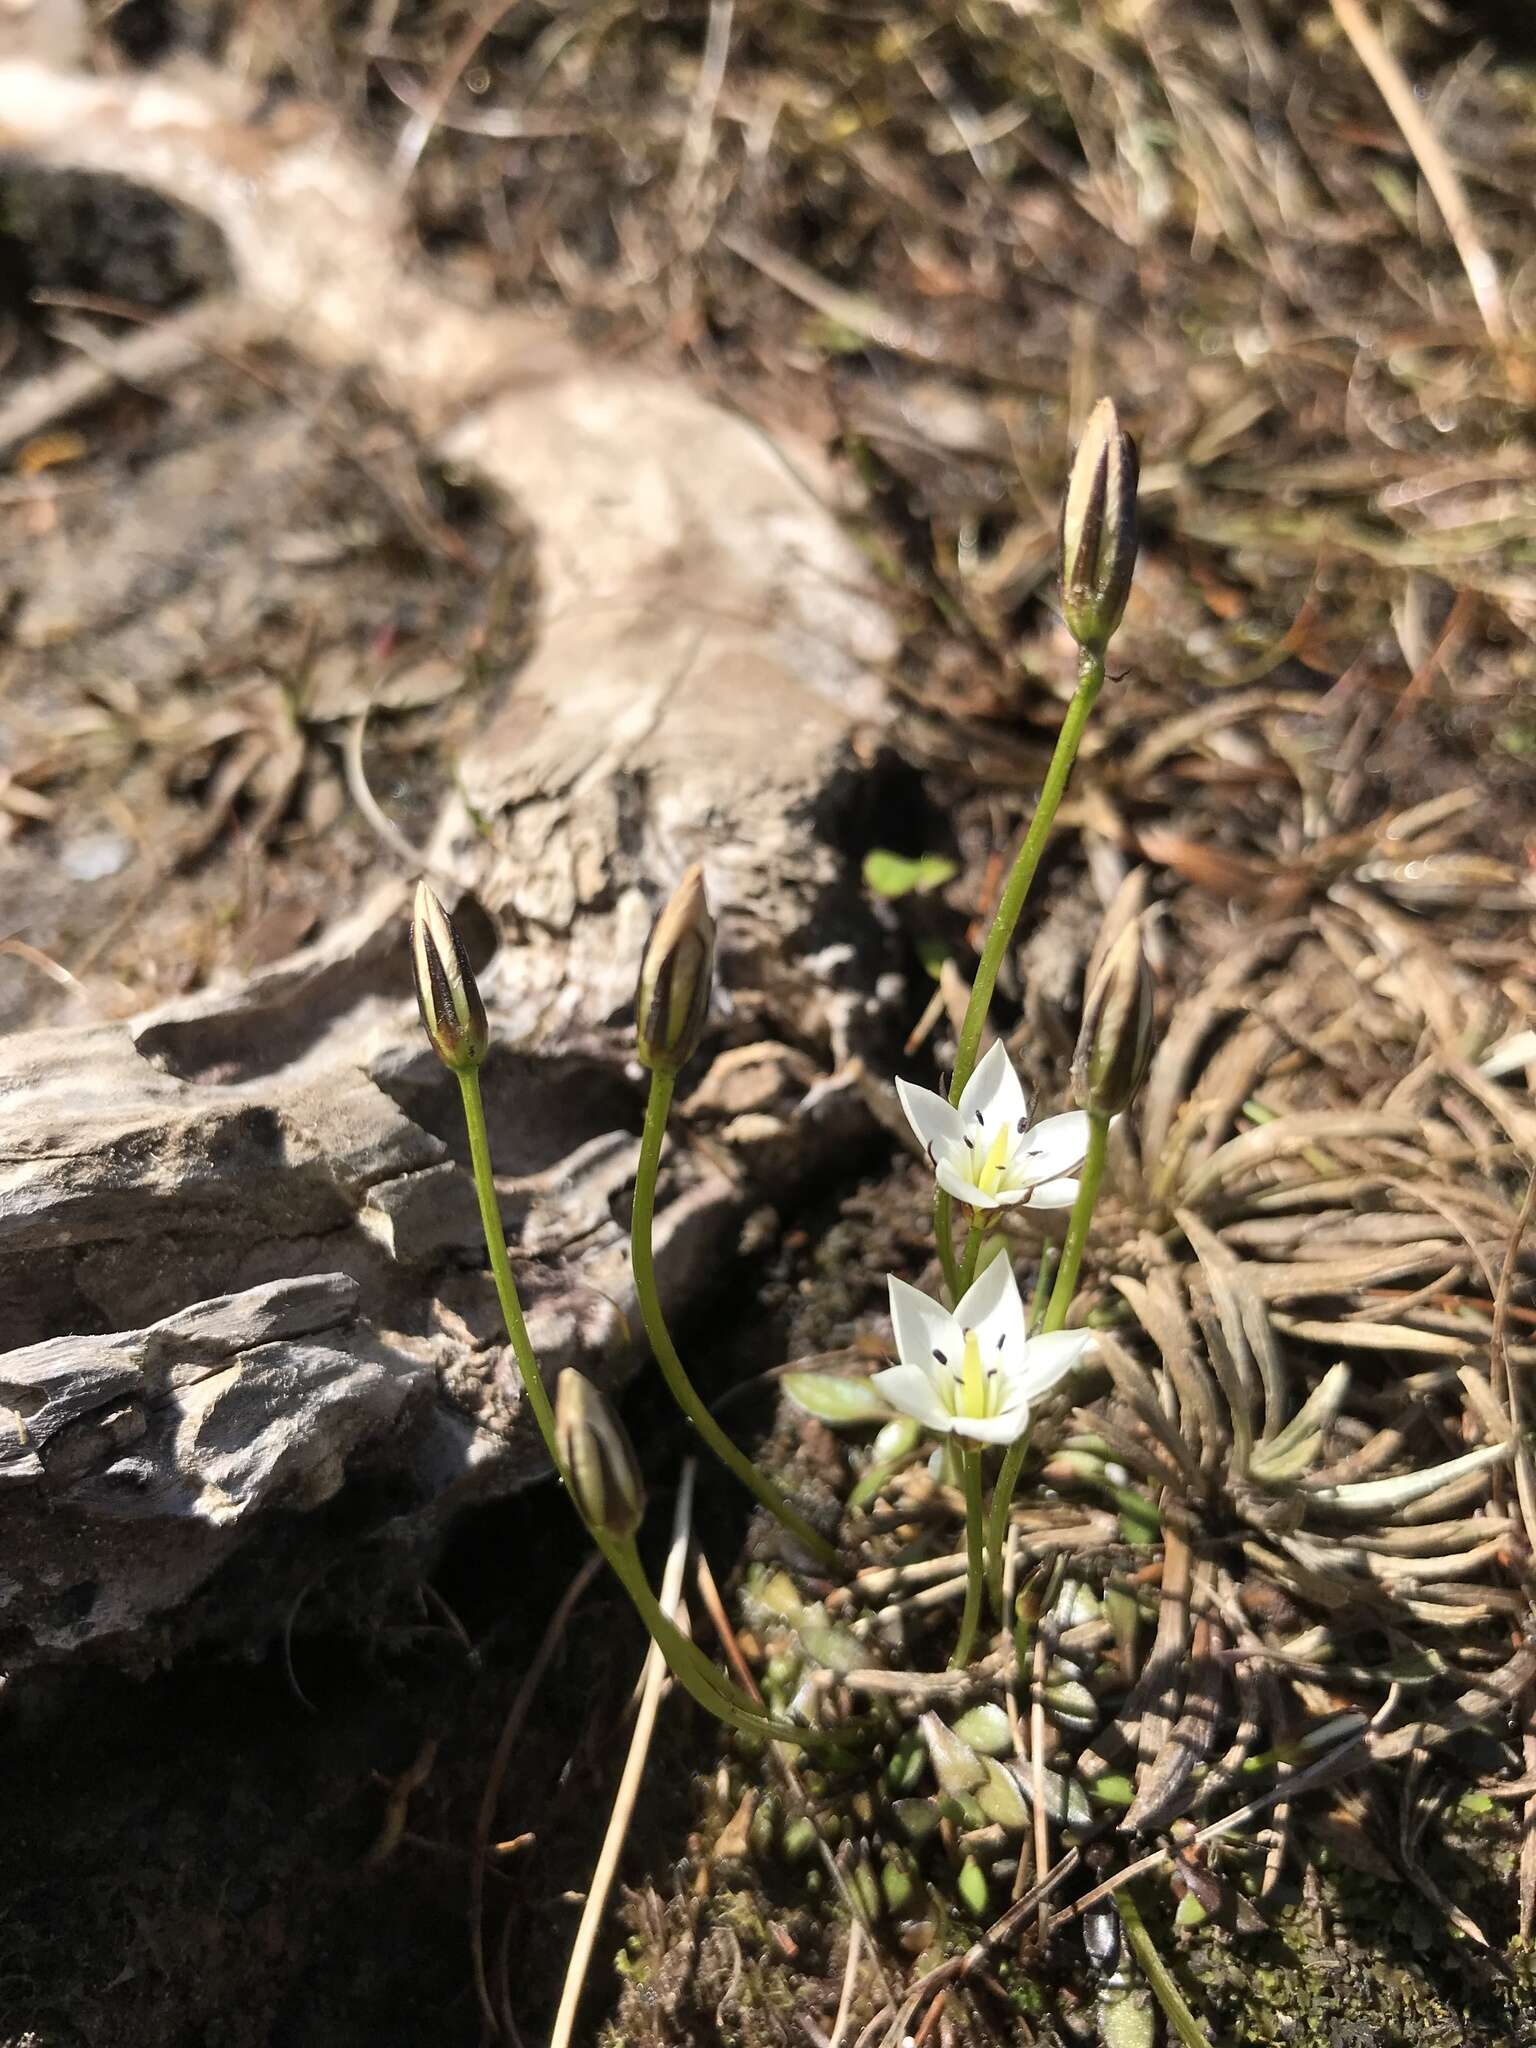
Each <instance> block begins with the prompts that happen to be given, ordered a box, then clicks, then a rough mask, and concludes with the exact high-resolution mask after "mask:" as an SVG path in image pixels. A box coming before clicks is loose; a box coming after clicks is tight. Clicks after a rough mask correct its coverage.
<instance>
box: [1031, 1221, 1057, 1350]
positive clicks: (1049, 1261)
mask: <svg viewBox="0 0 1536 2048" xmlns="http://www.w3.org/2000/svg"><path fill="white" fill-rule="evenodd" d="M1055 1271H1056V1247H1055V1245H1053V1244H1048V1245H1047V1246H1046V1247H1045V1249H1044V1250H1043V1251H1042V1252H1041V1254H1040V1270H1039V1272H1038V1273H1036V1275H1035V1291H1034V1293H1033V1294H1032V1295H1031V1296H1030V1301H1029V1334H1030V1336H1031V1337H1038V1336H1039V1334H1040V1332H1041V1331H1042V1330H1043V1329H1044V1328H1045V1311H1046V1309H1047V1307H1048V1306H1049V1305H1050V1299H1051V1279H1052V1276H1053V1275H1054V1274H1055Z"/></svg>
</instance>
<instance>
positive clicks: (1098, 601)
mask: <svg viewBox="0 0 1536 2048" xmlns="http://www.w3.org/2000/svg"><path fill="white" fill-rule="evenodd" d="M1139 467H1140V465H1139V463H1138V460H1137V456H1136V443H1135V442H1134V441H1133V440H1132V439H1131V437H1130V435H1129V434H1127V433H1126V432H1125V431H1124V430H1123V428H1122V427H1121V425H1120V415H1119V414H1118V413H1117V412H1116V411H1115V402H1114V400H1113V399H1112V398H1101V399H1100V400H1099V402H1098V404H1097V405H1096V406H1095V407H1094V408H1093V411H1092V413H1091V414H1090V415H1089V419H1088V424H1087V426H1086V427H1085V428H1084V429H1083V438H1082V440H1081V441H1079V442H1078V444H1077V454H1076V455H1075V456H1074V457H1073V461H1072V474H1071V476H1070V477H1069V478H1068V480H1067V495H1066V500H1065V502H1064V503H1063V505H1062V509H1061V608H1062V612H1063V614H1064V616H1065V618H1066V621H1067V627H1068V630H1069V631H1070V632H1071V634H1072V637H1073V639H1074V640H1076V642H1077V643H1078V645H1079V646H1080V647H1086V648H1088V649H1090V650H1091V651H1092V652H1093V653H1095V654H1102V653H1103V651H1104V649H1105V647H1106V646H1107V645H1108V644H1109V637H1110V635H1111V634H1112V633H1113V632H1114V630H1115V628H1116V626H1118V625H1119V623H1120V619H1121V616H1122V614H1123V613H1124V611H1125V601H1126V599H1127V598H1128V597H1129V596H1130V594H1131V576H1132V574H1133V573H1134V571H1135V568H1136V478H1137V474H1138V471H1139Z"/></svg>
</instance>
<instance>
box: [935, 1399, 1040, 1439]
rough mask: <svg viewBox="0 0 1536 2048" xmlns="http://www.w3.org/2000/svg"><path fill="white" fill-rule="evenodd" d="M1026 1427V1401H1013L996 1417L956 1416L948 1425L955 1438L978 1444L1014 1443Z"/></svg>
mask: <svg viewBox="0 0 1536 2048" xmlns="http://www.w3.org/2000/svg"><path fill="white" fill-rule="evenodd" d="M1028 1427H1029V1403H1028V1402H1027V1401H1015V1402H1013V1403H1011V1404H1010V1405H1009V1406H1008V1407H1007V1408H1005V1409H1003V1411H1002V1412H1001V1414H998V1415H957V1416H956V1417H955V1418H954V1420H953V1421H952V1422H951V1424H950V1428H951V1429H952V1430H953V1431H954V1433H955V1435H956V1436H966V1437H970V1438H971V1439H972V1440H973V1441H974V1442H976V1443H979V1444H1011V1443H1016V1442H1017V1441H1018V1439H1019V1438H1020V1437H1021V1436H1022V1435H1023V1434H1024V1432H1025V1430H1026V1429H1028Z"/></svg>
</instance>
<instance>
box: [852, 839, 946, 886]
mask: <svg viewBox="0 0 1536 2048" xmlns="http://www.w3.org/2000/svg"><path fill="white" fill-rule="evenodd" d="M959 872H960V868H959V864H958V862H956V861H952V860H951V859H950V858H949V857H948V855H947V854H942V853H920V854H918V855H917V856H916V857H915V858H914V857H913V856H912V855H910V854H905V853H892V852H891V851H890V849H889V848H888V847H884V846H876V847H872V848H871V849H870V851H869V852H868V853H866V854H865V856H864V882H865V886H866V887H867V888H870V889H873V890H874V892H875V894H876V895H877V896H889V897H895V896H913V895H920V894H922V892H923V891H925V890H928V889H940V888H942V887H943V885H944V884H945V883H946V882H949V881H953V879H954V877H955V876H956V875H957V874H959Z"/></svg>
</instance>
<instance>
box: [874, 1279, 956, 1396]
mask: <svg viewBox="0 0 1536 2048" xmlns="http://www.w3.org/2000/svg"><path fill="white" fill-rule="evenodd" d="M888 1284H889V1287H890V1291H891V1324H892V1327H893V1328H894V1329H895V1332H896V1355H897V1357H898V1358H899V1359H900V1360H901V1362H902V1364H903V1365H915V1366H917V1367H918V1369H919V1370H920V1371H922V1372H925V1373H927V1374H928V1376H929V1378H930V1379H931V1378H932V1377H933V1375H934V1373H936V1372H940V1371H943V1370H944V1368H945V1367H951V1368H953V1369H954V1370H955V1371H958V1370H959V1367H960V1353H961V1351H962V1350H963V1349H964V1346H965V1340H964V1338H963V1337H962V1336H961V1334H960V1331H959V1329H958V1328H957V1327H956V1324H955V1319H954V1317H953V1316H952V1315H951V1314H950V1313H949V1310H948V1309H947V1308H945V1307H943V1306H942V1304H941V1303H939V1302H937V1301H934V1300H933V1299H931V1297H930V1296H928V1295H926V1294H924V1293H923V1292H922V1291H921V1289H920V1288H916V1287H909V1286H908V1285H907V1283H906V1281H905V1280H898V1279H897V1278H896V1276H895V1275H894V1274H892V1275H891V1278H890V1281H889V1283H888Z"/></svg>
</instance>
